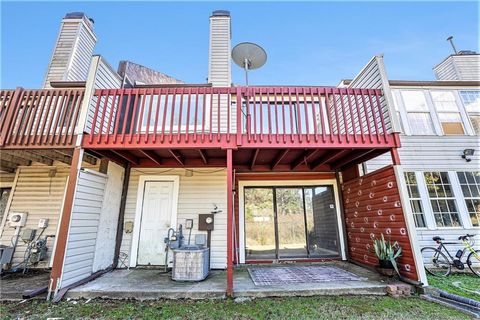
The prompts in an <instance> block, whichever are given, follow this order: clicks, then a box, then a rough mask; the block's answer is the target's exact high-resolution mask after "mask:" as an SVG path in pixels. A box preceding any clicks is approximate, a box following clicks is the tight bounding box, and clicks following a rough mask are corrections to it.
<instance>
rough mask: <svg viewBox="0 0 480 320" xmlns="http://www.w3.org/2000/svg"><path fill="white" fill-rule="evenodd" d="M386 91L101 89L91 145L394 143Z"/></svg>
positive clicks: (90, 128)
mask: <svg viewBox="0 0 480 320" xmlns="http://www.w3.org/2000/svg"><path fill="white" fill-rule="evenodd" d="M384 101H385V100H384V97H383V95H382V92H381V90H376V89H346V88H331V87H231V88H230V87H229V88H213V87H188V86H184V87H168V88H134V89H108V90H107V89H105V90H97V91H96V92H95V95H94V99H93V101H92V108H91V109H92V110H93V111H92V113H91V116H90V117H89V120H88V121H87V129H86V136H85V139H84V142H83V143H84V146H86V147H89V148H107V147H125V148H127V147H128V148H145V147H152V146H155V147H159V148H161V147H173V148H175V147H187V148H188V147H196V146H198V145H202V146H203V147H207V148H208V147H216V146H219V145H220V146H223V147H227V146H239V145H243V146H246V147H252V148H263V147H273V145H274V144H280V145H283V146H285V147H302V146H306V145H307V144H308V145H309V146H310V147H316V146H317V147H321V146H336V147H344V146H346V145H356V146H365V147H382V148H385V147H390V146H395V139H394V136H393V134H392V133H391V132H390V121H389V119H388V116H387V114H388V112H387V109H386V106H385V102H384Z"/></svg>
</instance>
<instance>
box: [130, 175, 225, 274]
mask: <svg viewBox="0 0 480 320" xmlns="http://www.w3.org/2000/svg"><path fill="white" fill-rule="evenodd" d="M162 174H164V175H179V176H180V188H179V197H178V213H177V221H176V227H178V225H180V224H182V225H183V226H185V220H186V219H193V230H192V243H194V242H195V234H197V233H203V234H205V232H199V231H198V215H199V214H204V213H210V211H212V210H213V203H215V204H216V205H217V206H218V208H219V209H220V210H223V211H222V213H218V214H216V215H215V230H214V231H213V232H212V252H211V267H212V268H215V269H223V268H225V267H226V263H227V214H226V213H227V176H226V171H225V170H222V168H209V169H195V173H194V174H193V177H186V176H185V170H184V169H173V170H172V169H146V168H145V169H143V168H142V169H141V170H138V169H132V172H131V176H130V183H129V186H128V194H127V204H126V208H125V222H127V221H131V222H134V221H135V211H136V202H137V192H138V182H139V176H140V175H159V176H160V175H162ZM186 231H187V230H185V229H184V232H185V233H184V236H185V241H188V232H186ZM185 243H186V242H185ZM131 248H132V233H125V232H124V233H123V238H122V246H121V252H124V253H126V254H128V256H129V258H130V254H131ZM128 263H129V262H128V260H127V265H128Z"/></svg>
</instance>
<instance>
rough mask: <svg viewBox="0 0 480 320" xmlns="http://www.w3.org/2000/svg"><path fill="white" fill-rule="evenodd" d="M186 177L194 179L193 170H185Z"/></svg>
mask: <svg viewBox="0 0 480 320" xmlns="http://www.w3.org/2000/svg"><path fill="white" fill-rule="evenodd" d="M185 177H193V170H189V169H186V170H185Z"/></svg>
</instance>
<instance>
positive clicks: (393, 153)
mask: <svg viewBox="0 0 480 320" xmlns="http://www.w3.org/2000/svg"><path fill="white" fill-rule="evenodd" d="M390 155H391V157H392V163H393V165H394V166H399V165H400V155H399V154H398V150H397V148H392V149H391V150H390Z"/></svg>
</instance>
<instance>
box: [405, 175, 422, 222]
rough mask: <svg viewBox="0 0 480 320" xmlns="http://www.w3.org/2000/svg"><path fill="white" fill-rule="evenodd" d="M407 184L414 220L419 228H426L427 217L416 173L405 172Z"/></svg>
mask: <svg viewBox="0 0 480 320" xmlns="http://www.w3.org/2000/svg"><path fill="white" fill-rule="evenodd" d="M405 182H406V183H407V190H408V198H409V200H410V208H411V209H412V214H413V219H414V220H415V226H416V227H417V228H425V227H426V226H427V225H426V223H425V215H424V214H423V207H422V200H421V198H420V192H419V191H418V185H417V178H416V177H415V172H405Z"/></svg>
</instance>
